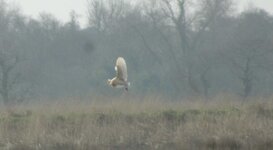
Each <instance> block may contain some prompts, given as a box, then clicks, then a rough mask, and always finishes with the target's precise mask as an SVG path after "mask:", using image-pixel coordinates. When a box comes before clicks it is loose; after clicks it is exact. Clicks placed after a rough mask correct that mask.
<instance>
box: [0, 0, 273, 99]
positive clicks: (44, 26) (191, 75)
mask: <svg viewBox="0 0 273 150" xmlns="http://www.w3.org/2000/svg"><path fill="white" fill-rule="evenodd" d="M86 7H87V10H88V11H87V16H88V18H87V19H88V26H86V27H84V28H81V27H80V24H79V21H78V19H79V16H78V15H77V13H76V12H74V11H71V13H70V21H69V22H66V23H61V21H59V20H57V19H56V18H55V17H54V16H53V15H51V14H48V13H41V14H40V16H39V18H38V19H32V18H29V17H27V16H25V15H23V14H22V13H21V11H20V8H12V7H11V6H10V5H9V4H7V3H6V2H5V1H4V0H1V1H0V35H1V36H0V95H1V98H2V100H3V102H4V103H5V104H7V103H10V102H11V103H15V102H20V101H23V100H24V99H28V98H29V97H36V98H37V97H40V98H55V97H69V96H79V97H81V96H83V97H84V96H86V95H88V96H90V95H119V94H120V91H119V90H113V89H111V88H109V87H108V86H107V84H106V81H107V79H108V78H111V77H112V76H113V74H115V71H114V63H115V59H116V58H117V57H118V56H123V57H124V58H125V59H126V60H127V65H128V74H129V80H130V82H131V89H130V92H131V93H133V94H135V95H147V94H148V95H149V94H162V95H167V96H169V97H175V98H179V97H183V96H192V95H198V96H204V97H210V96H213V95H217V94H220V93H231V94H236V95H240V96H242V97H250V96H254V95H270V94H271V93H272V91H273V78H272V73H273V72H272V71H273V70H272V69H273V68H272V64H273V55H272V54H273V53H272V52H273V44H272V43H273V16H272V14H269V13H268V12H266V11H265V10H263V9H258V8H249V9H246V10H244V11H243V12H241V13H237V10H236V3H235V1H233V0H198V1H190V0H147V1H137V2H136V3H133V4H132V3H131V2H130V1H126V0H88V1H87V5H86Z"/></svg>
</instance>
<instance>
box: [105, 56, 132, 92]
mask: <svg viewBox="0 0 273 150" xmlns="http://www.w3.org/2000/svg"><path fill="white" fill-rule="evenodd" d="M115 70H116V77H114V78H113V79H108V81H107V83H108V84H109V85H110V86H111V87H115V88H123V87H124V89H125V90H126V91H128V87H129V86H130V82H128V81H127V77H128V75H127V66H126V62H125V60H124V58H123V57H118V59H117V61H116V66H115Z"/></svg>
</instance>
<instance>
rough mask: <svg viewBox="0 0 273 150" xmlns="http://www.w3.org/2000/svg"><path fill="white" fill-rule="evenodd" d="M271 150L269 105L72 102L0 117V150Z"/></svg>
mask: <svg viewBox="0 0 273 150" xmlns="http://www.w3.org/2000/svg"><path fill="white" fill-rule="evenodd" d="M2 149H3V150H122V149H129V150H177V149H178V150H180V149H204V150H206V149H210V150H211V149H219V150H222V149H225V150H229V149H232V150H237V149H247V150H249V149H250V150H251V149H257V150H263V149H273V102H272V100H271V99H267V100H264V99H256V100H255V101H254V100H249V101H248V102H242V101H240V100H239V99H236V98H232V97H225V98H223V97H222V98H219V97H218V98H215V99H212V100H207V101H206V100H203V99H198V98H196V99H190V100H183V101H181V102H168V103H167V102H166V100H161V99H160V98H157V97H149V98H143V99H142V100H138V99H136V98H134V99H127V98H123V100H117V99H111V100H110V99H107V98H103V100H102V99H100V98H98V99H96V100H93V101H92V102H91V101H90V102H77V101H76V100H69V101H58V102H52V103H43V104H31V105H30V104H28V105H23V106H17V107H15V108H12V109H10V110H5V109H2V111H1V112H0V150H2Z"/></svg>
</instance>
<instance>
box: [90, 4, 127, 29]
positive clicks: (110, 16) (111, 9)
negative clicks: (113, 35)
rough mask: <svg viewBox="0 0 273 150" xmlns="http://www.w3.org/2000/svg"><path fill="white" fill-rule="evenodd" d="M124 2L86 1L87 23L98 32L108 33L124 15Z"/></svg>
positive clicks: (125, 7)
mask: <svg viewBox="0 0 273 150" xmlns="http://www.w3.org/2000/svg"><path fill="white" fill-rule="evenodd" d="M126 4H127V3H125V2H124V0H88V1H87V5H88V21H89V26H90V27H95V28H96V29H97V30H98V31H107V30H108V31H109V30H110V29H111V28H113V27H115V25H117V23H118V22H119V21H120V19H121V18H122V17H124V15H125V13H126V9H127V8H128V6H126Z"/></svg>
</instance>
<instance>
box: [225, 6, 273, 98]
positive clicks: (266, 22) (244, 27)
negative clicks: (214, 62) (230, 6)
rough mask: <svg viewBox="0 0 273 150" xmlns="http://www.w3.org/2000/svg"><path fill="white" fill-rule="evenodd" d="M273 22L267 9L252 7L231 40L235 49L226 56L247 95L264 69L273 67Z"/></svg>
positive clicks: (266, 70) (246, 95)
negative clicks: (272, 41)
mask: <svg viewBox="0 0 273 150" xmlns="http://www.w3.org/2000/svg"><path fill="white" fill-rule="evenodd" d="M272 25H273V24H272V22H270V19H269V16H268V15H267V14H266V13H265V12H263V11H260V10H254V11H253V10H252V11H250V12H247V13H245V14H243V15H242V18H240V21H239V23H238V25H237V26H236V29H235V30H234V35H233V36H232V39H231V41H230V42H231V43H229V44H230V45H233V46H232V47H231V48H232V49H230V50H229V51H228V54H226V55H225V56H224V57H225V58H228V61H229V63H230V64H231V70H232V72H233V74H234V75H236V76H237V78H238V80H239V81H240V82H241V85H242V89H243V90H242V93H241V94H242V96H243V97H248V96H250V95H251V94H252V93H253V92H254V88H255V84H256V83H257V82H259V74H260V73H266V72H267V73H269V71H270V69H269V68H270V67H269V66H271V64H272V63H270V60H271V59H270V58H268V56H269V55H270V56H271V54H272V49H273V47H272V44H271V37H270V36H272V33H273V32H272V29H273V28H272ZM269 31H270V32H269Z"/></svg>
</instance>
